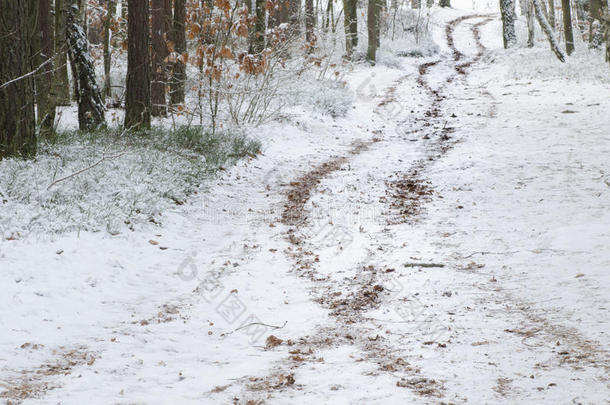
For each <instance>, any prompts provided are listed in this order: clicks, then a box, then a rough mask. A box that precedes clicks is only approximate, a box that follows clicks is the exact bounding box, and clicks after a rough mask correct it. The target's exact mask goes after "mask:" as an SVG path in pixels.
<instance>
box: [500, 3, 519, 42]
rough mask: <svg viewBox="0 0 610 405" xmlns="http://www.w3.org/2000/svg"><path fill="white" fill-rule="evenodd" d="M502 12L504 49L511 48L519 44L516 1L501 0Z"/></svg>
mask: <svg viewBox="0 0 610 405" xmlns="http://www.w3.org/2000/svg"><path fill="white" fill-rule="evenodd" d="M500 12H501V13H502V40H503V42H504V48H510V47H512V46H513V45H515V43H516V42H517V36H516V34H515V2H514V0H500Z"/></svg>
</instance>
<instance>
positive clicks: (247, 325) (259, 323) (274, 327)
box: [231, 321, 288, 333]
mask: <svg viewBox="0 0 610 405" xmlns="http://www.w3.org/2000/svg"><path fill="white" fill-rule="evenodd" d="M287 323H288V321H284V324H283V325H282V326H275V325H269V324H266V323H262V322H251V323H248V324H246V325H242V326H240V327H239V328H237V329H235V330H234V331H233V332H237V331H238V330H240V329H244V328H249V327H250V326H252V325H262V326H267V327H269V328H272V329H282V328H283V327H284V326H286V324H287ZM233 332H231V333H233Z"/></svg>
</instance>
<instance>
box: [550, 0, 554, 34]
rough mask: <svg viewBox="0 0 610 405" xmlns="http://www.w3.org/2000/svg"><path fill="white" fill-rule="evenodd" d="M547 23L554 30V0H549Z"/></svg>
mask: <svg viewBox="0 0 610 405" xmlns="http://www.w3.org/2000/svg"><path fill="white" fill-rule="evenodd" d="M549 23H550V24H551V28H553V30H555V0H549Z"/></svg>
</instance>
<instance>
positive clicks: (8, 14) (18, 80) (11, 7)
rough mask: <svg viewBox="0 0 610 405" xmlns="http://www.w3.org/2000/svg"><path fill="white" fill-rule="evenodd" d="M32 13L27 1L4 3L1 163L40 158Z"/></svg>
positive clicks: (0, 16)
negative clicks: (31, 44) (30, 24)
mask: <svg viewBox="0 0 610 405" xmlns="http://www.w3.org/2000/svg"><path fill="white" fill-rule="evenodd" d="M30 13H31V11H30V10H29V3H28V2H26V1H15V0H0V159H3V158H5V157H31V156H34V155H35V154H36V121H35V120H36V119H35V114H34V80H33V76H32V75H31V74H30V75H28V73H31V67H30V48H29V39H30V38H29V37H30V35H29V34H28V32H27V26H28V24H27V18H28V16H29V15H30ZM9 82H10V83H9Z"/></svg>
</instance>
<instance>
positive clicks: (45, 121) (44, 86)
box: [36, 0, 55, 137]
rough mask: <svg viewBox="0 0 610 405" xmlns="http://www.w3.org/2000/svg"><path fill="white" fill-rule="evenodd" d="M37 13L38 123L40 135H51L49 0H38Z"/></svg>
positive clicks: (51, 72) (51, 70) (51, 75)
mask: <svg viewBox="0 0 610 405" xmlns="http://www.w3.org/2000/svg"><path fill="white" fill-rule="evenodd" d="M38 11H39V13H38V24H39V33H40V35H39V38H40V54H39V55H40V56H39V58H38V66H41V65H44V68H43V69H42V72H41V74H40V75H38V76H37V77H38V80H36V89H37V94H36V103H37V106H38V125H39V126H40V135H41V136H42V137H46V136H49V135H52V133H53V124H54V123H55V97H54V95H53V94H52V90H53V89H52V83H53V63H52V61H51V58H53V53H54V47H53V29H52V24H51V1H50V0H40V2H39V10H38Z"/></svg>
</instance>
